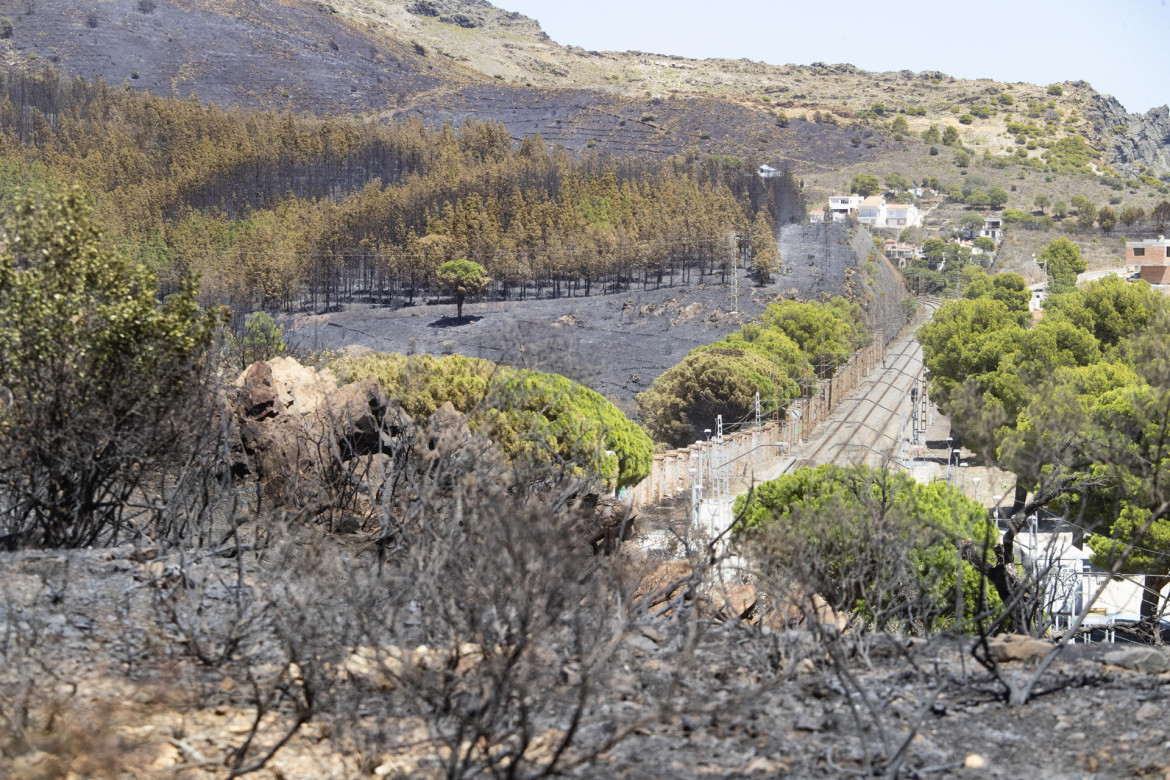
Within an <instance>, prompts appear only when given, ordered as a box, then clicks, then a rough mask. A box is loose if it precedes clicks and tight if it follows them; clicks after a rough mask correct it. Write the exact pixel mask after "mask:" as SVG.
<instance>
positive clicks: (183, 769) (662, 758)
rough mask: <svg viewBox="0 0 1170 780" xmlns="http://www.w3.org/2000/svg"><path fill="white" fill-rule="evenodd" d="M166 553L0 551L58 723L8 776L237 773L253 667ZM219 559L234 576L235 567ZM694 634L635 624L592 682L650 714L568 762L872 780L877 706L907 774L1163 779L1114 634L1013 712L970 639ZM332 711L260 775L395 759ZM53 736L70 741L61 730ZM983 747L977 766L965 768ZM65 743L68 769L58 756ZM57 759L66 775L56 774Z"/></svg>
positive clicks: (644, 772)
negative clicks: (228, 654)
mask: <svg viewBox="0 0 1170 780" xmlns="http://www.w3.org/2000/svg"><path fill="white" fill-rule="evenodd" d="M156 555H157V551H156V550H154V549H152V548H145V549H138V548H134V547H121V548H116V549H113V550H83V551H74V552H68V551H44V552H38V551H29V552H23V553H0V575H2V576H0V583H2V584H0V591H2V592H3V593H4V596H5V602H6V604H7V606H8V609H7V611H6V612H4V613H0V625H2V626H4V627H5V628H6V629H7V630H8V632H9V633H11V634H12V635H13V636H15V637H19V638H20V641H14V642H12V643H11V644H7V645H5V646H4V648H3V649H4V651H5V653H6V656H5V657H6V658H7V659H8V660H9V661H10V662H11V663H12V665H11V666H10V667H8V668H5V666H4V665H0V684H4V685H12V684H13V680H12V679H10V677H11V675H12V674H18V673H20V672H21V671H24V672H27V673H29V674H32V677H31V678H30V680H29V682H28V685H27V686H26V688H19V687H18V688H12V687H10V688H8V689H7V690H25V689H27V690H28V691H30V692H33V693H34V694H35V695H34V696H33V697H32V698H30V699H28V700H27V701H25V702H24V703H23V706H26V707H27V708H28V712H29V715H30V716H31V717H32V718H33V722H36V723H41V722H42V721H41V720H39V719H40V718H43V717H44V716H45V714H46V711H52V710H53V708H54V707H56V714H55V715H54V716H53V718H52V720H50V721H48V722H49V726H48V729H49V730H48V731H46V733H45V734H44V735H41V734H34V735H32V738H31V739H29V740H28V742H31V743H33V744H34V745H39V748H33V747H31V746H30V745H28V744H27V743H23V742H21V741H19V740H16V741H12V742H9V743H7V745H6V747H7V748H9V750H8V752H7V753H6V754H4V755H3V756H0V767H4V768H2V769H0V774H3V775H4V776H6V777H18V778H34V777H35V778H40V777H48V776H64V774H65V772H64V768H67V767H68V765H69V760H70V759H73V765H74V766H77V767H78V768H81V769H83V771H84V770H86V769H90V770H93V771H94V772H95V774H94V775H81V774H77V775H75V776H124V777H130V776H133V777H141V776H154V775H156V774H158V773H159V771H162V770H169V771H168V776H175V777H182V778H204V777H225V776H227V774H226V772H227V769H226V766H227V765H228V764H229V763H230V759H231V756H232V752H231V751H232V750H234V749H235V748H237V747H238V746H239V745H240V743H241V742H243V740H244V739H245V737H246V733H247V723H248V722H249V719H250V718H251V713H252V712H254V710H249V709H247V707H248V703H249V699H248V692H249V690H250V689H249V687H248V686H247V685H246V684H243V683H241V684H237V683H235V682H234V681H233V678H232V676H233V675H234V676H235V677H236V678H237V679H244V678H243V677H242V676H241V673H240V670H239V669H237V668H236V666H234V665H225V666H223V667H219V666H208V665H200V664H197V663H193V662H191V661H190V660H183V654H182V651H183V645H182V644H181V643H178V642H176V641H175V638H174V637H170V636H167V631H168V627H167V625H166V621H165V620H162V619H161V618H160V616H159V615H160V614H161V613H160V612H159V608H158V606H157V604H158V603H165V600H166V599H167V598H171V597H172V596H173V595H174V594H181V593H182V587H181V585H179V584H177V583H176V581H175V575H173V571H176V570H179V569H178V566H179V564H180V562H181V558H180V557H179V556H178V555H163V556H161V557H158V558H156V557H155V556H156ZM248 560H249V561H250V560H251V555H250V554H248ZM215 565H216V566H217V567H218V568H221V569H223V571H224V573H225V574H224V576H225V577H226V578H227V579H229V580H230V575H231V571H232V569H233V567H234V566H235V565H236V563H234V562H232V561H224V562H220V563H216V564H215ZM168 577H169V579H168ZM176 588H177V590H176ZM217 597H219V598H222V595H219V596H217V595H216V594H214V593H209V595H208V596H206V597H204V598H210V599H215V598H217ZM169 630H170V631H171V632H172V633H173V628H171V629H169ZM682 633H685V632H684V631H683V627H680V626H679V625H676V624H675V623H673V622H672V620H671V619H670V618H669V617H666V618H660V619H656V620H648V621H646V622H644V623H642V624H640V627H639V629H638V630H635V631H634V632H633V633H632V634H631V635H630V636H629V637H627V638H626V639H625V641H624V642H623V643H622V645H621V646H620V647H619V648H618V649H617V651H616V652H615V654H614V657H613V659H612V663H611V666H610V668H609V669H608V670H607V675H606V677H605V678H603V679H600V680H598V682H599V685H598V687H597V689H596V694H597V695H596V701H595V703H594V704H593V706H594V707H596V708H597V710H596V712H597V714H599V715H604V714H605V713H607V712H608V713H610V715H611V717H612V720H613V722H614V723H615V724H617V723H622V722H629V721H630V720H631V719H632V718H633V717H636V716H637V714H638V713H647V714H649V713H656V714H655V715H654V716H652V717H647V718H646V719H645V721H644V725H642V726H641V727H639V728H637V729H636V730H634V731H632V732H631V733H630V734H629V735H628V736H627V737H625V739H623V740H621V741H619V742H618V743H617V744H616V745H615V746H613V747H612V748H611V749H609V750H607V751H605V752H603V753H601V754H600V755H598V756H595V757H593V758H592V759H591V760H590V761H588V762H587V763H586V764H585V765H583V766H580V767H578V768H577V769H576V770H575V771H570V772H568V773H567V774H568V775H570V776H574V777H619V776H620V777H623V778H647V780H649V778H661V777H673V778H700V777H748V776H751V777H825V778H839V777H862V776H872V775H870V774H868V772H867V769H869V768H872V767H873V766H874V764H870V765H869V767H867V764H868V763H869V762H868V761H867V760H866V759H867V755H866V754H867V752H868V751H870V750H872V749H873V748H874V746H875V744H876V743H877V742H878V735H877V733H876V728H875V727H874V723H876V721H872V722H871V721H869V720H868V718H870V717H872V716H873V715H876V717H877V718H879V719H880V723H881V726H882V728H884V730H885V732H886V733H887V735H889V738H890V739H891V741H892V742H893V743H894V745H895V746H896V745H897V743H898V742H901V741H902V740H903V739H906V740H907V741H908V746H907V749H906V752H905V758H904V761H903V763H902V765H901V771H899V772H896V774H894V775H893V776H897V777H903V778H927V777H930V778H934V777H993V778H1020V777H1044V778H1125V777H1164V776H1166V772H1167V770H1168V766H1170V742H1167V731H1166V726H1165V716H1166V712H1167V708H1166V700H1167V686H1168V685H1170V673H1166V674H1160V675H1155V674H1145V673H1141V672H1136V671H1130V670H1127V669H1123V668H1121V667H1118V666H1113V665H1110V664H1109V663H1107V662H1106V661H1105V654H1106V653H1107V652H1109V651H1111V650H1114V649H1117V648H1116V646H1112V645H1101V644H1097V645H1071V646H1069V647H1067V648H1065V649H1064V651H1063V652H1062V653H1061V655H1060V656H1059V657H1058V660H1057V661H1056V662H1055V663H1054V664H1053V665H1052V667H1051V668H1050V669H1049V671H1048V672H1047V673H1046V675H1045V676H1044V677H1043V678H1042V680H1041V682H1040V684H1039V685H1038V686H1037V689H1036V690H1037V693H1038V694H1039V695H1037V696H1035V697H1034V698H1033V699H1031V700H1030V701H1029V702H1028V703H1027V704H1025V705H1023V706H1019V707H1011V706H1009V705H1008V704H1007V703H1005V700H1004V695H1003V694H1004V689H1003V686H1002V684H1001V683H999V682H997V681H996V679H995V677H994V676H993V675H992V674H990V673H988V671H987V670H985V669H984V668H983V667H982V666H980V665H979V664H978V663H976V662H975V660H974V650H975V646H976V644H977V642H976V640H975V639H972V638H954V639H945V638H944V639H936V640H932V641H931V642H928V643H924V642H922V641H921V640H912V639H909V638H907V637H899V636H888V637H883V636H870V638H869V641H867V642H863V643H862V642H859V643H858V644H857V647H858V648H859V649H860V650H862V652H860V653H859V654H857V655H854V656H851V657H849V658H848V659H847V660H844V661H838V662H837V663H834V662H832V661H831V660H830V657H829V656H828V654H827V653H826V652H825V646H824V645H822V644H821V643H820V642H819V641H818V640H817V639H816V638H815V635H814V633H813V632H810V631H808V630H802V629H789V630H781V631H776V632H771V631H769V630H768V629H764V628H761V627H760V626H758V625H751V624H749V623H746V622H740V621H737V620H729V621H726V622H718V621H706V622H705V628H704V629H703V631H702V634H701V639H700V640H699V641H698V642H697V643H696V644H695V646H694V647H693V649H692V650H691V651H689V652H687V653H679V652H678V650H677V647H678V645H679V644H680V643H681V642H682V636H681V634H682ZM6 635H7V634H6ZM252 663H253V664H254V668H260V667H258V666H255V664H256V663H257V662H255V661H253V662H252ZM1033 663H1034V662H1012V663H1007V664H1004V665H1001V666H1000V667H999V670H1000V673H1001V674H1002V675H1003V676H1005V677H1007V678H1010V677H1011V676H1013V675H1017V676H1018V675H1027V674H1029V673H1030V671H1031V669H1032V668H1033V666H1032V664H1033ZM33 669H36V670H37V671H36V673H35V674H33V673H32V670H33ZM842 673H848V674H849V675H850V677H851V684H853V685H856V686H858V688H859V689H860V690H861V691H863V692H864V695H865V696H866V697H867V698H868V699H869V706H868V707H862V706H861V705H860V704H859V703H858V699H857V698H856V694H854V695H853V697H852V698H853V702H854V704H857V706H858V708H859V709H858V710H857V711H856V712H859V713H860V717H861V721H860V722H861V723H865V724H867V725H865V726H863V727H862V728H861V729H859V728H858V723H859V721H857V720H855V714H854V713H855V710H854V708H853V707H852V706H851V704H850V698H851V697H850V693H849V691H848V690H847V688H846V687H845V685H844V683H843V681H844V680H845V677H843V676H842ZM11 703H15V702H11ZM572 705H573V702H572V701H569V700H566V701H565V702H563V712H561V711H555V712H554V713H553V715H554V719H555V721H556V722H563V721H565V720H567V719H568V717H569V715H568V713H569V712H570V711H571V709H572ZM330 706H336V705H335V704H333V703H332V702H328V703H327V702H322V703H321V704H320V706H319V710H320V711H318V712H316V713H315V716H314V718H313V719H312V720H310V721H309V723H308V725H306V726H305V727H304V728H302V729H301V730H300V732H299V733H298V734H297V735H296V736H295V737H294V738H293V739H292V740H290V741H289V743H288V744H287V745H286V746H285V747H284V748H283V749H282V750H280V751H279V752H277V754H276V755H275V757H274V758H273V759H272V761H271V762H270V763H269V765H268V766H267V767H265V768H264V769H262V770H261V771H260V772H258V773H256V774H254V775H252V776H253V777H259V778H282V777H283V778H306V779H307V778H315V777H325V776H331V777H358V776H364V777H370V776H373V774H372V772H371V771H370V770H371V769H372V767H373V766H376V765H377V764H378V763H379V762H380V761H381V760H383V759H382V758H376V759H375V760H374V761H373V763H371V764H370V765H369V766H367V767H365V768H364V770H363V771H358V764H359V760H358V757H357V756H353V755H347V756H346V758H347V761H346V762H343V763H341V764H338V763H337V759H335V758H334V759H331V755H332V756H335V755H336V754H337V752H338V751H343V752H344V751H346V744H347V743H345V742H344V741H343V740H342V739H341V733H331V732H332V729H331V728H330V726H329V724H330V723H331V720H330V712H329V711H328V708H329V707H330ZM286 709H287V708H286V707H280V706H276V707H274V711H273V713H272V715H271V717H272V718H273V719H275V720H274V722H273V723H271V724H270V723H268V721H266V722H265V729H266V731H264V732H262V736H267V734H268V733H269V732H276V733H280V730H281V728H283V725H284V724H286V723H287V722H288V721H289V719H291V717H292V713H289V712H286V711H285V710H286ZM278 715H279V719H276V718H277V716H278ZM335 717H342V718H344V717H345V716H344V715H340V716H335ZM400 720H402V721H403V724H399V723H398V722H397V721H396V720H393V719H392V720H390V721H387V722H386V723H385V724H384V728H385V729H386V731H387V733H388V734H393V733H395V732H396V730H397V729H400V728H401V729H403V731H405V724H406V723H407V721H409V720H410V719H406V718H403V719H400ZM241 723H243V724H244V725H243V727H241V726H240V725H239V724H241ZM3 725H5V726H7V725H8V724H7V723H5V724H3ZM594 731H597V729H596V728H594V729H587V730H585V731H584V732H583V733H582V734H580V735H579V737H578V740H577V741H578V742H579V743H585V744H588V743H590V742H594V741H603V740H604V738H605V737H606V734H605V732H604V729H603V728H602V729H601V730H600V732H599V733H594ZM49 732H53V734H61V733H62V732H63V733H64V736H66V737H68V738H67V739H62V738H61V737H60V736H58V738H57V741H55V742H54V741H53V740H51V739H49V737H50V736H51V734H50V733H49ZM0 733H3V734H8V732H4V731H3V729H0ZM271 739H272V738H269V740H268V741H269V742H270V741H271ZM265 744H267V742H266V743H265ZM171 746H174V747H175V748H178V749H174V748H172V747H171ZM412 752H413V754H414V756H415V758H416V760H417V764H416V765H414V768H413V770H411V771H409V772H407V773H405V774H402V773H392V774H391V775H389V776H392V777H405V776H415V777H435V776H440V775H441V771H440V767H439V765H438V759H437V757H436V756H435V755H434V753H435V749H434V746H433V745H423V746H419V747H418V748H416V749H415V750H414V751H412ZM570 755H572V754H570ZM972 755H974V756H977V757H979V758H980V759H981V760H982V761H983V769H981V770H974V769H965V768H964V763H966V762H968V761H971V760H972ZM58 756H60V757H61V758H60V759H58V760H60V761H63V762H64V763H63V764H60V763H55V761H54V759H55V758H56V757H58ZM74 757H76V758H74ZM869 758H870V760H875V759H877V758H878V757H877V755H876V754H871V756H869ZM103 760H104V761H106V762H107V763H106V764H105V768H106V772H103V771H102V770H101V768H102V767H103V764H102V763H100V762H101V761H103ZM331 760H332V761H334V763H332V764H331V763H330V761H331ZM152 762H153V763H152ZM160 762H162V763H160ZM875 763H876V766H877V767H879V772H880V767H881V764H880V762H876V761H875ZM115 767H116V768H117V769H115ZM54 769H56V770H59V771H61V774H60V775H51V774H50V773H51V772H53V771H54ZM152 770H153V771H152ZM107 772H108V774H107ZM881 776H886V775H885V774H884V773H881Z"/></svg>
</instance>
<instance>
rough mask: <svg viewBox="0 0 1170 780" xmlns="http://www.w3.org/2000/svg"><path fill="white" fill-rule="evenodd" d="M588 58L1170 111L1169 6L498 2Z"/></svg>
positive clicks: (1139, 2) (985, 1)
mask: <svg viewBox="0 0 1170 780" xmlns="http://www.w3.org/2000/svg"><path fill="white" fill-rule="evenodd" d="M492 2H493V5H496V6H498V7H500V8H504V9H507V10H509V11H519V12H520V13H522V14H524V15H525V16H529V17H532V18H534V19H536V20H538V21H539V22H540V24H541V26H542V27H543V28H544V31H545V32H546V33H548V34H549V36H550V37H551V38H552V39H553V40H555V41H557V42H558V43H561V44H565V45H568V44H572V45H574V46H582V47H584V48H586V49H595V50H608V51H628V50H638V51H646V52H653V53H656V54H678V55H682V56H685V57H692V58H698V59H702V58H704V57H728V58H731V59H738V58H740V57H747V58H749V59H753V60H762V61H764V62H769V63H772V64H774V65H784V64H787V63H794V64H798V65H807V64H809V63H812V62H818V61H819V62H827V63H838V62H848V63H852V64H853V65H856V66H857V67H859V68H864V69H865V70H871V71H883V70H902V69H909V70H913V71H921V70H940V71H942V72H944V73H946V74H948V75H951V76H956V77H960V78H992V79H996V80H999V81H1027V82H1032V83H1034V84H1049V83H1052V82H1054V81H1075V80H1077V79H1084V80H1085V81H1088V82H1089V83H1091V84H1092V85H1093V86H1094V87H1095V88H1096V89H1097V91H1099V92H1103V93H1106V94H1110V95H1113V96H1114V97H1116V98H1117V99H1118V100H1120V101H1121V103H1122V104H1123V105H1124V106H1125V107H1126V108H1127V109H1128V110H1129V111H1131V112H1140V113H1144V112H1145V111H1146V110H1148V109H1150V108H1153V107H1155V106H1161V105H1165V104H1166V103H1167V102H1170V8H1168V7H1167V0H1092V1H1091V2H1090V1H1089V0H1064V1H1063V2H1053V1H1052V0H1014V2H1012V1H1009V0H970V1H969V2H965V3H962V4H958V3H951V2H946V1H945V0H934V2H925V1H924V0H885V1H884V2H869V3H862V2H859V1H858V0H811V1H810V0H804V2H792V1H791V0H772V2H768V1H767V0H588V1H587V2H585V1H583V0H492Z"/></svg>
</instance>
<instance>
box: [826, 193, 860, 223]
mask: <svg viewBox="0 0 1170 780" xmlns="http://www.w3.org/2000/svg"><path fill="white" fill-rule="evenodd" d="M862 200H863V198H862V197H861V196H860V195H830V196H829V213H830V214H832V215H833V221H834V222H844V221H845V219H846V218H847V217H848V216H849V215H850V214H854V213H856V212H857V208H858V206H860V205H861V201H862Z"/></svg>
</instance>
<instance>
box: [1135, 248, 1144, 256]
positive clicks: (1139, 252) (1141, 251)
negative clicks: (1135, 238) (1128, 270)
mask: <svg viewBox="0 0 1170 780" xmlns="http://www.w3.org/2000/svg"><path fill="white" fill-rule="evenodd" d="M1133 256H1134V257H1145V256H1146V248H1145V247H1144V246H1135V247H1134V248H1133Z"/></svg>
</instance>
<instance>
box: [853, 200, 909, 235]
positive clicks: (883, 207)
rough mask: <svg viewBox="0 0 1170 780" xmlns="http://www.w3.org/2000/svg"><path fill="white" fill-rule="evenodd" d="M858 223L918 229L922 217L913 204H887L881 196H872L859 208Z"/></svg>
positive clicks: (878, 226)
mask: <svg viewBox="0 0 1170 780" xmlns="http://www.w3.org/2000/svg"><path fill="white" fill-rule="evenodd" d="M857 221H858V222H860V223H861V224H863V225H870V226H872V227H877V228H906V227H918V226H920V225H921V224H922V215H921V214H919V213H918V207H917V206H915V205H914V204H913V203H886V199H885V198H883V197H882V196H881V195H870V196H869V197H868V198H866V199H865V200H863V201H862V202H861V205H860V206H858V207H857Z"/></svg>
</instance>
